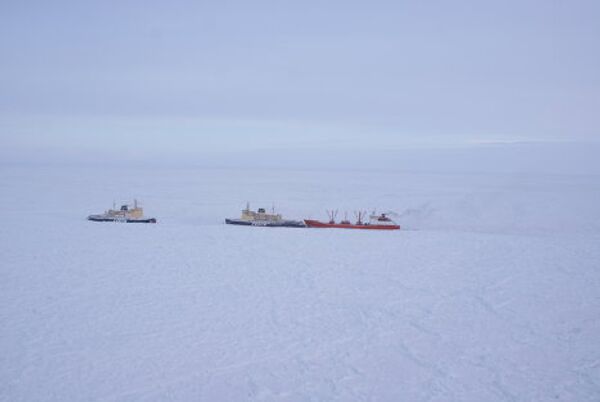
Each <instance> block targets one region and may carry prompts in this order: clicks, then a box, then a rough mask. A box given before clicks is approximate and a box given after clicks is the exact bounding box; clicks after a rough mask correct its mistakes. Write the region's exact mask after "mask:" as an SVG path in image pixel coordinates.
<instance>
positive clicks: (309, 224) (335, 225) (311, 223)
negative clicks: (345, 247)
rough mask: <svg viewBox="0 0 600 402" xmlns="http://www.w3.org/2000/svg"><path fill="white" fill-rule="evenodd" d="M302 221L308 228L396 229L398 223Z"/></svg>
mask: <svg viewBox="0 0 600 402" xmlns="http://www.w3.org/2000/svg"><path fill="white" fill-rule="evenodd" d="M304 223H305V224H306V226H307V227H309V228H336V229H363V230H398V229H400V226H399V225H374V224H363V225H356V224H353V223H327V222H320V221H315V220H311V219H305V220H304Z"/></svg>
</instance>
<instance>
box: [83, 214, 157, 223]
mask: <svg viewBox="0 0 600 402" xmlns="http://www.w3.org/2000/svg"><path fill="white" fill-rule="evenodd" d="M87 219H88V221H92V222H118V223H156V219H155V218H148V219H119V218H109V217H106V216H95V215H91V216H88V218H87Z"/></svg>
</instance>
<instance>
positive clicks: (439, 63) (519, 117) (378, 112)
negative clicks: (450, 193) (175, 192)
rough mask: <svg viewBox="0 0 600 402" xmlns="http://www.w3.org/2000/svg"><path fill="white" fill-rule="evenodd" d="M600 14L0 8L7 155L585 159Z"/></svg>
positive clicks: (521, 5)
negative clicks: (546, 148)
mask: <svg viewBox="0 0 600 402" xmlns="http://www.w3.org/2000/svg"><path fill="white" fill-rule="evenodd" d="M599 21H600V1H597V0H596V1H576V0H575V1H548V0H539V1H475V0H472V1H466V0H457V1H400V0H396V1H368V2H367V1H362V2H353V1H348V0H345V1H312V0H303V1H295V2H284V1H225V0H223V1H211V2H208V1H163V2H157V1H73V2H66V1H60V0H55V1H39V2H34V1H26V0H25V1H16V0H15V1H8V0H7V1H2V2H1V3H0V141H1V145H2V147H3V149H4V151H5V152H6V151H7V150H14V151H19V152H20V151H26V150H34V151H48V152H58V151H61V150H65V149H68V150H71V151H74V152H79V151H82V152H83V151H90V150H98V149H100V150H103V151H107V150H111V149H117V150H124V149H134V148H135V149H136V150H137V151H136V152H148V153H153V152H154V153H156V152H160V151H164V150H167V151H169V152H172V153H177V152H180V151H181V152H190V151H191V150H196V149H201V150H203V151H207V150H208V151H211V150H214V151H223V150H227V149H233V150H244V149H260V148H289V147H295V148H323V149H326V148H328V147H335V148H348V149H362V148H378V147H390V148H403V147H413V146H436V147H437V146H440V147H445V146H457V145H458V146H460V145H461V144H472V143H481V142H483V143H486V142H496V141H500V142H503V141H593V140H596V139H597V138H598V136H599V134H600V130H599V129H600V112H599V111H600V23H599Z"/></svg>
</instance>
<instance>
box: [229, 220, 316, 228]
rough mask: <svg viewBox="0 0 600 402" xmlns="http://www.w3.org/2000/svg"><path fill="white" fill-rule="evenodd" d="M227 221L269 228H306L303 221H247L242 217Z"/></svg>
mask: <svg viewBox="0 0 600 402" xmlns="http://www.w3.org/2000/svg"><path fill="white" fill-rule="evenodd" d="M225 223H227V224H229V225H240V226H262V227H267V228H304V227H306V225H305V224H304V222H301V221H279V222H270V221H246V220H242V219H225Z"/></svg>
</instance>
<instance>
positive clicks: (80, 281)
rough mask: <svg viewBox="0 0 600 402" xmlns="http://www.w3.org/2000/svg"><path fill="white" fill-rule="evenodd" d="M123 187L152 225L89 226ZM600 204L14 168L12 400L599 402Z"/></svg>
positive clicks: (572, 185) (329, 174)
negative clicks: (350, 214) (359, 213)
mask: <svg viewBox="0 0 600 402" xmlns="http://www.w3.org/2000/svg"><path fill="white" fill-rule="evenodd" d="M133 198H137V199H139V200H140V201H141V202H142V203H143V206H144V207H145V212H146V215H148V216H155V217H156V218H157V219H158V221H159V223H158V224H156V225H126V224H111V223H108V224H101V223H93V222H88V221H86V220H85V217H86V216H87V215H88V214H91V213H99V212H102V211H104V210H105V209H107V208H109V207H111V206H112V202H113V200H117V201H120V200H127V199H133ZM247 201H249V202H250V203H251V206H252V207H260V206H264V207H266V208H271V206H272V205H273V204H274V205H275V206H276V208H277V209H278V211H279V212H281V213H282V214H284V216H286V217H289V218H291V219H302V218H309V217H310V218H319V219H325V218H326V215H325V209H332V208H337V209H339V210H340V211H344V210H347V211H353V210H356V209H366V210H371V209H372V208H377V209H378V210H380V211H387V210H392V211H396V212H397V213H398V214H399V217H398V222H399V223H400V224H401V225H402V230H400V231H396V232H374V231H364V232H363V231H347V230H346V231H344V230H335V229H291V228H278V229H274V228H248V227H236V226H229V225H225V224H224V223H223V221H224V218H226V217H237V216H238V215H239V213H240V210H241V209H242V208H243V207H244V206H245V204H246V202H247ZM599 209H600V176H598V175H594V174H589V175H586V174H557V173H539V172H538V173H530V174H523V173H522V172H520V173H485V174H484V173H478V172H476V171H473V172H470V173H464V172H463V173H461V172H456V171H454V172H448V171H443V170H439V171H437V172H435V171H434V172H410V171H403V170H397V171H391V170H382V169H371V170H369V169H365V170H360V169H338V170H335V169H321V168H314V169H283V168H282V169H266V168H265V169H261V168H252V169H241V168H221V169H218V168H206V167H202V168H201V167H186V168H174V167H169V168H166V167H162V168H161V167H142V166H138V167H123V166H120V167H111V168H103V167H90V166H88V167H77V166H62V167H60V166H53V167H48V166H23V165H4V166H2V167H1V168H0V221H1V222H2V224H1V225H0V378H1V380H0V400H3V401H41V400H44V401H92V400H93V401H165V400H173V401H189V400H195V401H549V400H560V401H598V400H600V341H599V340H600V212H599Z"/></svg>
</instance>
